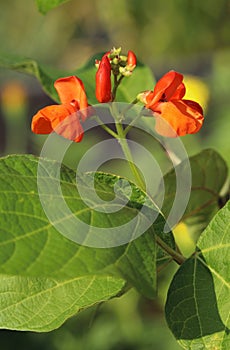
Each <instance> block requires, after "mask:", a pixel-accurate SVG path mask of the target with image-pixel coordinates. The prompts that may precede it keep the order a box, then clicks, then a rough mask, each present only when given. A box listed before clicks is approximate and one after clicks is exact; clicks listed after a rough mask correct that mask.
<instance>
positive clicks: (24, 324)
mask: <svg viewBox="0 0 230 350" xmlns="http://www.w3.org/2000/svg"><path fill="white" fill-rule="evenodd" d="M0 280H1V284H0V298H1V318H0V328H8V329H15V330H21V331H23V330H30V331H36V332H48V331H51V330H53V329H55V328H58V327H59V326H61V325H62V323H63V322H64V321H65V320H66V319H68V318H69V317H71V316H73V315H74V314H76V313H77V312H79V311H80V309H83V308H85V307H88V306H90V305H93V304H95V303H97V302H101V301H105V300H108V299H110V298H111V297H112V296H116V295H117V294H118V293H119V292H120V291H121V289H122V288H123V287H124V284H125V281H124V280H123V279H121V278H120V279H119V278H115V277H112V276H96V275H88V276H83V277H75V278H71V279H67V280H58V279H53V278H42V277H25V276H6V275H0Z"/></svg>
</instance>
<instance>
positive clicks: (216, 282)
mask: <svg viewBox="0 0 230 350" xmlns="http://www.w3.org/2000/svg"><path fill="white" fill-rule="evenodd" d="M229 218H230V202H228V204H226V206H225V207H224V208H223V209H222V210H220V211H219V212H218V214H216V216H215V217H214V218H213V220H212V221H211V223H210V224H209V226H208V227H207V229H206V230H205V231H204V232H203V234H202V235H201V237H200V239H199V241H198V248H199V249H200V250H199V251H197V253H196V254H195V255H194V256H193V257H191V258H190V259H188V260H187V261H186V262H185V263H184V264H183V265H182V266H181V267H180V268H179V270H178V271H177V273H176V274H175V276H174V278H173V281H172V283H171V285H170V288H169V291H168V297H167V302H166V307H165V313H166V319H167V322H168V325H169V327H170V329H171V330H172V332H173V334H174V335H175V337H176V339H177V340H178V341H179V342H180V344H181V345H182V346H183V347H184V348H185V349H217V350H219V349H228V347H229V342H230V336H229V334H230V333H229V332H230V331H229V319H230V318H229V315H230V314H229V312H230V302H229V295H230V284H229V275H230V274H229V272H230V260H229V258H228V257H229V254H230V240H229V233H230V230H229V222H230V220H229Z"/></svg>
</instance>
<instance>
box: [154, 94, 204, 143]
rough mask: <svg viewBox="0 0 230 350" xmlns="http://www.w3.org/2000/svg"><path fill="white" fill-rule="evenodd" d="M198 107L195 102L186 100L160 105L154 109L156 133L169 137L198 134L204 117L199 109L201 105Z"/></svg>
mask: <svg viewBox="0 0 230 350" xmlns="http://www.w3.org/2000/svg"><path fill="white" fill-rule="evenodd" d="M197 105H198V104H197V103H196V102H194V101H189V102H188V101H186V100H185V101H183V100H172V101H170V102H161V103H159V104H158V105H157V106H156V107H155V109H154V112H155V113H156V115H155V117H156V126H155V128H156V131H157V132H158V133H159V134H160V135H162V136H167V137H177V136H184V135H186V134H194V133H196V132H198V131H199V130H200V128H201V126H202V124H203V121H204V117H203V114H202V113H201V110H200V109H199V108H198V106H199V105H198V106H197ZM199 107H200V106H199ZM200 108H201V107H200Z"/></svg>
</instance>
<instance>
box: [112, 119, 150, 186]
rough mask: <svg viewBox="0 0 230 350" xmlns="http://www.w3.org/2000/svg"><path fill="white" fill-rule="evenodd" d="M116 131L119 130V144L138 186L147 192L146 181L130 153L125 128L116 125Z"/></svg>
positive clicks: (118, 124) (119, 124)
mask: <svg viewBox="0 0 230 350" xmlns="http://www.w3.org/2000/svg"><path fill="white" fill-rule="evenodd" d="M116 129H117V135H118V136H119V142H120V145H121V148H122V150H123V152H124V155H125V157H126V159H127V162H128V164H129V167H130V169H131V171H132V173H133V175H134V178H135V179H136V182H137V185H138V186H139V187H140V188H141V189H143V190H145V183H144V181H143V180H142V178H141V176H140V174H139V171H138V169H137V167H136V166H135V164H134V161H133V158H132V154H131V152H130V149H129V145H128V142H127V139H126V138H125V135H124V130H123V126H122V124H121V123H119V122H118V123H116Z"/></svg>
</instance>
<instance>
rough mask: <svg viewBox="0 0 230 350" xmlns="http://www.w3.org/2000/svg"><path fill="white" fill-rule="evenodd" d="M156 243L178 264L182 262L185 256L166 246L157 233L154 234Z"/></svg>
mask: <svg viewBox="0 0 230 350" xmlns="http://www.w3.org/2000/svg"><path fill="white" fill-rule="evenodd" d="M155 238H156V242H157V244H158V245H159V246H160V247H161V248H162V249H163V250H164V251H166V252H167V253H168V254H169V255H170V256H171V257H172V258H173V260H174V261H176V262H177V263H178V264H179V265H181V264H183V263H184V262H185V260H186V258H185V257H184V256H183V255H181V254H179V253H178V252H176V251H175V250H174V249H172V248H171V247H169V246H168V244H166V243H165V242H164V241H163V240H162V239H161V238H160V237H159V236H158V235H155Z"/></svg>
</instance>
